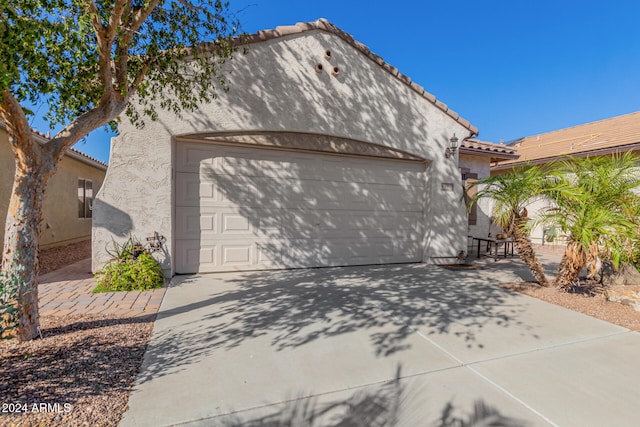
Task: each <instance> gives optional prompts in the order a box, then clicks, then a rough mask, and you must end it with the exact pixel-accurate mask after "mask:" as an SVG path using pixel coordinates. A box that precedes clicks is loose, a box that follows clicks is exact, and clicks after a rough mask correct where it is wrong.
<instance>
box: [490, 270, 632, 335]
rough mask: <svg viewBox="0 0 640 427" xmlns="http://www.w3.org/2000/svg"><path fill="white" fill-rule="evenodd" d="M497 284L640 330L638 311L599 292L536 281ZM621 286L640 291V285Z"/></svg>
mask: <svg viewBox="0 0 640 427" xmlns="http://www.w3.org/2000/svg"><path fill="white" fill-rule="evenodd" d="M499 286H501V287H503V288H506V289H511V290H512V291H516V292H519V293H522V294H525V295H529V296H532V297H534V298H538V299H541V300H543V301H546V302H549V303H551V304H555V305H559V306H561V307H565V308H568V309H569V310H573V311H577V312H580V313H583V314H586V315H587V316H591V317H595V318H597V319H600V320H604V321H606V322H609V323H614V324H616V325H620V326H622V327H625V328H627V329H631V330H633V331H638V332H640V312H638V311H635V310H634V309H633V308H632V307H629V306H627V305H623V304H620V303H618V302H610V301H607V300H606V299H605V297H604V295H601V294H598V295H595V296H588V295H584V294H579V293H568V292H564V291H560V290H558V289H556V288H553V287H548V288H544V287H541V286H540V285H538V284H537V283H536V282H515V283H504V284H501V285H499ZM623 288H625V289H629V290H633V291H635V292H638V291H640V286H624V287H623Z"/></svg>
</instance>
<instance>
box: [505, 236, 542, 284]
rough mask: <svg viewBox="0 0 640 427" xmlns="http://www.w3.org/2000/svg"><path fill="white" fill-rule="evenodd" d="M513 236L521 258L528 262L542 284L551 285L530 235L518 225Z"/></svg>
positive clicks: (528, 265)
mask: <svg viewBox="0 0 640 427" xmlns="http://www.w3.org/2000/svg"><path fill="white" fill-rule="evenodd" d="M511 238H512V239H513V244H514V245H515V247H516V251H518V255H519V256H520V259H522V261H524V263H525V264H527V267H529V270H531V273H532V274H533V276H534V277H535V278H536V280H537V281H538V283H539V284H540V286H549V281H548V280H547V276H546V275H545V274H544V269H543V268H542V264H540V261H538V258H536V252H535V250H534V249H533V246H532V245H531V240H529V236H528V235H527V234H526V233H525V232H524V231H523V230H522V229H521V227H518V226H516V227H514V229H513V233H512V234H511Z"/></svg>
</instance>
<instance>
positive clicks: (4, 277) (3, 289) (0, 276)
mask: <svg viewBox="0 0 640 427" xmlns="http://www.w3.org/2000/svg"><path fill="white" fill-rule="evenodd" d="M20 284H21V279H20V276H19V275H18V272H14V271H12V272H2V273H0V339H3V338H11V337H12V335H13V332H12V331H13V330H14V329H16V328H17V327H18V320H19V315H18V307H17V306H16V305H17V299H18V292H19V289H20Z"/></svg>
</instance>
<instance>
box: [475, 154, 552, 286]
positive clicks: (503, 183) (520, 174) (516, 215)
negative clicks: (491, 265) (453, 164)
mask: <svg viewBox="0 0 640 427" xmlns="http://www.w3.org/2000/svg"><path fill="white" fill-rule="evenodd" d="M542 180H543V172H542V170H541V169H540V168H539V167H537V166H531V167H528V168H526V169H518V170H511V171H510V172H507V173H505V174H502V175H495V176H491V177H487V178H482V179H480V180H479V181H478V183H477V185H478V193H477V194H476V195H475V196H474V197H472V198H471V200H470V203H471V204H473V203H477V201H478V200H479V199H481V198H489V199H492V201H493V212H492V215H493V217H494V222H495V223H496V224H497V225H498V226H499V227H501V228H502V229H503V230H504V232H505V233H506V234H507V236H509V238H511V239H512V240H513V244H514V246H515V248H516V250H517V251H518V255H519V256H520V258H521V259H522V261H524V263H525V264H527V266H528V267H529V270H531V273H532V274H533V276H534V277H535V278H536V280H537V281H538V283H540V285H542V286H549V281H548V280H547V277H546V276H545V274H544V269H543V268H542V265H541V264H540V262H539V261H538V259H537V258H536V253H535V251H534V250H533V246H532V245H531V240H530V239H529V231H528V230H527V223H528V221H529V218H528V216H527V210H526V207H527V205H529V204H530V203H532V202H533V201H535V199H537V198H538V197H539V192H538V189H539V187H540V185H541V184H540V183H541V182H542Z"/></svg>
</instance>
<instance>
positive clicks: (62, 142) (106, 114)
mask: <svg viewBox="0 0 640 427" xmlns="http://www.w3.org/2000/svg"><path fill="white" fill-rule="evenodd" d="M126 105H127V104H126V99H124V98H119V99H116V98H115V97H111V98H106V97H103V98H102V100H101V101H100V104H98V105H97V106H96V107H94V108H92V109H91V110H89V111H87V112H86V113H84V114H81V115H80V116H78V118H77V119H75V120H74V121H73V122H71V123H69V124H68V125H67V126H65V127H64V129H62V130H61V131H60V132H58V133H57V134H56V135H55V136H54V137H53V138H52V139H51V140H49V142H48V143H47V144H46V148H47V150H48V151H49V152H50V153H52V155H53V158H54V159H57V160H59V159H60V158H62V156H63V155H64V153H65V151H66V149H67V148H69V147H71V146H72V145H73V144H75V143H76V142H78V141H79V140H81V139H82V138H84V137H85V136H87V135H88V134H89V132H91V131H92V130H94V129H97V128H99V127H102V126H104V125H106V124H107V123H109V122H110V121H111V120H114V119H115V118H116V117H118V116H119V115H120V114H121V113H122V112H123V111H124V109H125V107H126Z"/></svg>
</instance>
